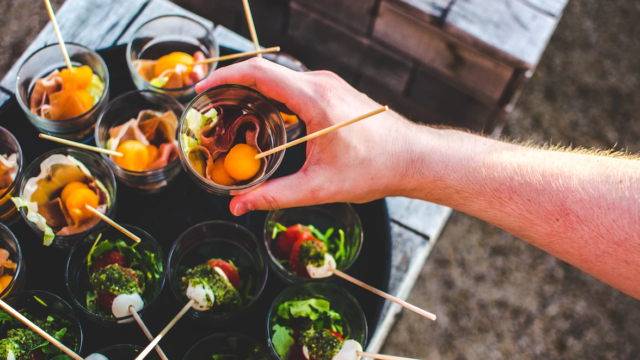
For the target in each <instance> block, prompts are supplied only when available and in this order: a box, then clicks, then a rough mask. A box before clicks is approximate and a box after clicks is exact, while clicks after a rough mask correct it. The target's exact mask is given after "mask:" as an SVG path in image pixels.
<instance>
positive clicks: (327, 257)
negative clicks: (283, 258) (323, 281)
mask: <svg viewBox="0 0 640 360" xmlns="http://www.w3.org/2000/svg"><path fill="white" fill-rule="evenodd" d="M336 266H337V265H336V259H334V258H333V256H331V254H329V253H325V254H324V265H322V266H321V267H315V266H313V265H311V264H309V265H307V272H308V273H309V276H311V277H312V278H314V279H319V278H326V277H329V276H331V275H333V272H331V270H333V269H335V268H336Z"/></svg>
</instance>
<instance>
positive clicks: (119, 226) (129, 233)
mask: <svg viewBox="0 0 640 360" xmlns="http://www.w3.org/2000/svg"><path fill="white" fill-rule="evenodd" d="M85 207H86V208H87V210H89V211H91V212H92V213H94V214H95V215H96V216H97V217H99V218H100V219H102V220H104V221H105V222H106V223H108V224H109V225H111V226H113V227H114V228H116V229H118V230H120V232H122V233H123V234H125V235H127V236H128V237H130V238H131V239H133V241H135V242H137V243H139V242H140V238H139V237H137V236H135V235H134V234H133V233H132V232H131V231H129V230H127V229H125V228H124V227H122V226H121V225H119V224H118V223H117V222H115V221H113V220H111V219H109V217H107V215H105V214H103V213H101V212H100V211H98V210H96V209H94V208H93V207H91V206H89V205H85Z"/></svg>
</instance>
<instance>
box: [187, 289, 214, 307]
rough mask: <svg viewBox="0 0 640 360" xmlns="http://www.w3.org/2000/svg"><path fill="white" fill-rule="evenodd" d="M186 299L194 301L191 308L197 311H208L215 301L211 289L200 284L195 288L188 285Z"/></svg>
mask: <svg viewBox="0 0 640 360" xmlns="http://www.w3.org/2000/svg"><path fill="white" fill-rule="evenodd" d="M187 297H188V298H189V299H191V300H193V301H194V303H193V305H191V307H192V308H194V309H196V310H198V311H205V310H209V309H210V308H211V305H213V303H214V301H215V299H216V297H215V296H214V295H213V291H212V290H211V288H210V287H208V286H205V285H202V284H199V285H196V286H192V285H191V284H189V287H188V288H187Z"/></svg>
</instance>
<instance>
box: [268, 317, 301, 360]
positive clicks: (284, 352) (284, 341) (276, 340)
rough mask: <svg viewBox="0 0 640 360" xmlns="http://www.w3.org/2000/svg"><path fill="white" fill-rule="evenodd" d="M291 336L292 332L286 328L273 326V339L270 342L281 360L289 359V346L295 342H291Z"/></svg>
mask: <svg viewBox="0 0 640 360" xmlns="http://www.w3.org/2000/svg"><path fill="white" fill-rule="evenodd" d="M292 334H293V330H291V329H289V328H288V327H286V326H280V325H278V324H276V325H274V326H273V338H272V339H271V342H272V343H273V347H274V348H275V349H276V352H277V353H278V355H280V359H282V360H287V359H288V358H289V351H290V349H291V345H293V344H294V343H295V340H293V337H292V336H291V335H292Z"/></svg>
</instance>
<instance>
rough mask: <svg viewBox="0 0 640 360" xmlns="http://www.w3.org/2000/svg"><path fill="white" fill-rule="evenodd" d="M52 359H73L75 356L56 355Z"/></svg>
mask: <svg viewBox="0 0 640 360" xmlns="http://www.w3.org/2000/svg"><path fill="white" fill-rule="evenodd" d="M51 360H73V358H72V357H71V356H69V355H67V354H60V355H56V356H54V357H52V358H51Z"/></svg>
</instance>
